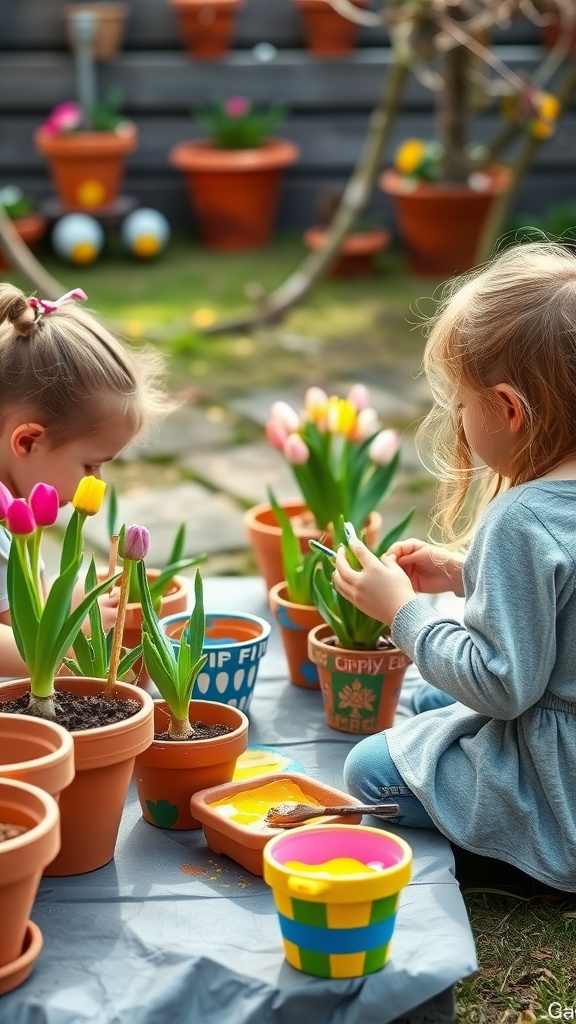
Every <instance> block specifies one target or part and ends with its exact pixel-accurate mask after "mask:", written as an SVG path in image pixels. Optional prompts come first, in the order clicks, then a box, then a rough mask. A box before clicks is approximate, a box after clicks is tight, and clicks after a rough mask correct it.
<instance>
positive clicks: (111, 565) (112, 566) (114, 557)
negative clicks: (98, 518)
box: [108, 533, 120, 594]
mask: <svg viewBox="0 0 576 1024" xmlns="http://www.w3.org/2000/svg"><path fill="white" fill-rule="evenodd" d="M119 539H120V538H119V536H118V534H117V533H114V534H112V536H111V538H110V559H109V561H108V575H109V576H113V575H114V573H115V572H116V562H117V561H118V541H119ZM113 590H114V584H112V586H111V587H110V590H109V591H108V593H109V594H111V593H112V591H113Z"/></svg>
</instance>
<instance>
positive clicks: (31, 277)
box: [0, 205, 66, 299]
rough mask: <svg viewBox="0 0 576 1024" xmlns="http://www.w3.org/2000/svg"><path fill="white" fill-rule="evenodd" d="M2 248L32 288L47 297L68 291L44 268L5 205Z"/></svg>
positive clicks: (1, 212)
mask: <svg viewBox="0 0 576 1024" xmlns="http://www.w3.org/2000/svg"><path fill="white" fill-rule="evenodd" d="M0 250H1V251H2V254H3V256H5V257H6V259H7V260H8V262H9V263H10V265H11V266H12V267H14V270H18V271H19V272H20V273H21V274H23V276H24V277H25V278H26V280H27V281H29V283H30V284H31V286H32V288H34V289H35V290H37V291H39V292H41V293H42V297H43V298H45V299H57V298H58V296H59V295H62V293H63V292H65V291H66V288H65V287H64V285H62V284H60V282H59V281H57V280H56V278H55V277H52V275H51V274H49V273H48V271H47V270H45V269H44V267H43V266H42V264H41V263H40V262H39V260H37V259H36V257H35V256H34V253H33V252H31V250H30V249H29V248H28V246H27V245H26V243H25V242H23V241H22V239H21V238H20V235H19V234H18V232H17V231H16V228H15V227H14V225H13V223H12V221H11V220H10V218H9V216H8V214H7V213H6V211H5V210H4V207H3V206H1V205H0Z"/></svg>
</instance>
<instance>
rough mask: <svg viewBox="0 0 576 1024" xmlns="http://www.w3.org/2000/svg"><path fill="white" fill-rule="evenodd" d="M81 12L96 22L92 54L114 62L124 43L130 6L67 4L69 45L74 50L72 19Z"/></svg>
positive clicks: (101, 3)
mask: <svg viewBox="0 0 576 1024" xmlns="http://www.w3.org/2000/svg"><path fill="white" fill-rule="evenodd" d="M79 11H82V12H86V13H87V14H91V15H92V16H93V17H94V19H95V21H96V33H95V36H94V42H93V46H92V53H93V55H94V57H95V58H96V60H112V59H113V58H114V57H116V56H117V55H118V52H119V51H120V48H121V46H122V43H123V41H124V28H125V25H126V19H127V17H128V11H129V7H128V4H123V3H104V2H103V0H99V2H98V3H95V4H83V3H76V4H66V5H65V6H64V9H63V12H62V13H63V15H64V18H65V20H66V29H67V36H68V43H69V45H70V47H71V48H72V49H73V48H74V37H73V33H72V30H71V28H70V21H71V18H72V17H73V16H74V15H75V14H78V12H79Z"/></svg>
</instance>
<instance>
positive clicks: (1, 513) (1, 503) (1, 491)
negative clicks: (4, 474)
mask: <svg viewBox="0 0 576 1024" xmlns="http://www.w3.org/2000/svg"><path fill="white" fill-rule="evenodd" d="M13 501H14V498H13V497H12V495H11V494H10V491H9V490H8V488H7V487H6V485H5V484H3V483H2V482H1V481H0V520H4V519H6V515H7V513H8V509H9V508H10V505H11V504H12V502H13Z"/></svg>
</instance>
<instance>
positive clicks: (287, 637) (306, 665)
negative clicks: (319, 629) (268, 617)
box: [269, 580, 324, 690]
mask: <svg viewBox="0 0 576 1024" xmlns="http://www.w3.org/2000/svg"><path fill="white" fill-rule="evenodd" d="M269 601H270V608H271V610H272V614H273V615H274V618H275V619H276V622H277V623H278V626H279V627H280V637H281V639H282V645H283V647H284V653H285V655H286V661H287V662H288V678H289V680H290V682H291V683H293V684H294V686H302V687H304V689H306V690H319V689H320V682H319V680H318V669H317V668H316V665H315V664H314V663H313V662H312V661H310V658H309V657H308V633H309V632H310V630H311V629H312V628H313V627H314V626H320V625H321V624H322V623H323V622H324V619H323V618H322V616H321V615H320V612H319V611H318V609H317V607H316V605H314V604H295V603H294V602H293V601H290V600H289V598H288V588H287V586H286V581H285V580H282V581H281V582H280V583H276V584H275V586H273V587H272V589H271V591H270V593H269Z"/></svg>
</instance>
